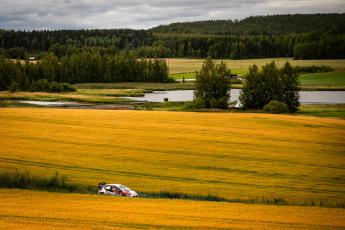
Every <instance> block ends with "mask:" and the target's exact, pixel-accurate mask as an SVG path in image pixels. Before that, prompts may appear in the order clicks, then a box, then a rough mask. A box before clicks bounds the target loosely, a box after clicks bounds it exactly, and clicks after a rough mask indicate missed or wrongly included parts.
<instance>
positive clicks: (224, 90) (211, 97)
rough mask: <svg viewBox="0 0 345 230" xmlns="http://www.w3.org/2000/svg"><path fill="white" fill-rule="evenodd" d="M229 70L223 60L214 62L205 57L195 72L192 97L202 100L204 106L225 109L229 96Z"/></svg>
mask: <svg viewBox="0 0 345 230" xmlns="http://www.w3.org/2000/svg"><path fill="white" fill-rule="evenodd" d="M230 74H231V70H230V69H229V68H228V67H227V65H226V64H225V63H224V62H221V63H220V64H216V63H215V62H213V61H212V60H211V59H207V60H206V61H205V62H204V63H203V65H202V68H201V70H200V72H196V82H195V91H194V99H195V100H196V101H200V100H203V101H204V105H205V107H206V108H220V109H227V108H228V101H229V98H230V85H229V81H228V76H230Z"/></svg>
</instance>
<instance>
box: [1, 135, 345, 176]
mask: <svg viewBox="0 0 345 230" xmlns="http://www.w3.org/2000/svg"><path fill="white" fill-rule="evenodd" d="M2 136H3V137H8V138H19V139H24V140H34V141H41V142H51V143H60V144H67V145H77V146H86V147H97V148H110V149H123V150H135V151H143V152H149V153H159V154H163V153H166V154H174V155H182V156H193V157H205V158H217V159H229V160H242V161H248V162H261V163H272V164H286V165H292V166H301V167H306V166H308V167H317V168H327V169H329V168H331V169H340V170H345V166H344V167H337V166H331V165H320V164H305V163H298V162H292V161H286V160H283V159H279V160H274V159H269V158H251V157H246V156H229V155H219V154H212V153H208V154H204V153H195V152H191V151H179V150H169V151H166V150H160V149H153V148H152V147H150V148H144V147H135V146H121V145H111V144H94V143H93V144H91V143H78V142H73V141H66V140H64V141H59V140H54V139H49V138H42V137H26V136H19V135H9V134H4V135H2Z"/></svg>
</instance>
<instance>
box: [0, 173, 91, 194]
mask: <svg viewBox="0 0 345 230" xmlns="http://www.w3.org/2000/svg"><path fill="white" fill-rule="evenodd" d="M0 188H21V189H33V190H43V191H54V192H76V193H95V192H96V187H92V186H87V185H82V184H75V183H71V182H69V180H68V178H67V177H66V176H63V175H60V174H59V173H57V172H55V174H53V175H52V176H50V177H39V176H33V175H31V174H30V173H29V172H18V171H16V172H1V173H0Z"/></svg>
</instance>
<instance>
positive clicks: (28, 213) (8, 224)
mask: <svg viewBox="0 0 345 230" xmlns="http://www.w3.org/2000/svg"><path fill="white" fill-rule="evenodd" d="M0 203H1V206H0V213H1V214H0V224H1V227H2V228H4V229H22V228H24V229H37V228H42V229H57V228H58V229H71V228H73V229H89V228H91V229H115V228H116V229H230V228H231V229H232V228H236V229H252V228H261V229H262V228H264V229H342V228H345V221H344V218H343V217H344V215H345V210H344V209H336V208H320V207H298V206H271V205H249V204H233V203H222V202H200V201H185V200H157V199H155V200H152V199H128V198H114V197H99V196H97V195H78V194H63V193H47V192H35V191H28V190H7V189H1V190H0Z"/></svg>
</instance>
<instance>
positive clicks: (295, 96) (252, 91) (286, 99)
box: [240, 62, 299, 112]
mask: <svg viewBox="0 0 345 230" xmlns="http://www.w3.org/2000/svg"><path fill="white" fill-rule="evenodd" d="M272 100H275V101H280V102H283V103H285V104H286V105H287V106H288V108H289V111H290V112H296V111H297V109H298V106H299V83H298V76H297V74H296V73H295V71H294V70H293V68H292V66H291V65H290V64H289V63H286V64H285V66H284V68H282V69H278V68H277V66H276V65H275V63H274V62H272V63H270V64H266V65H265V66H263V67H262V70H261V71H259V69H258V67H257V66H255V65H253V66H251V67H250V68H249V73H248V75H247V76H246V80H245V83H244V86H243V88H242V91H241V93H240V101H241V103H242V105H243V107H244V108H247V109H262V108H263V107H264V106H265V105H266V104H268V103H269V102H270V101H272Z"/></svg>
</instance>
